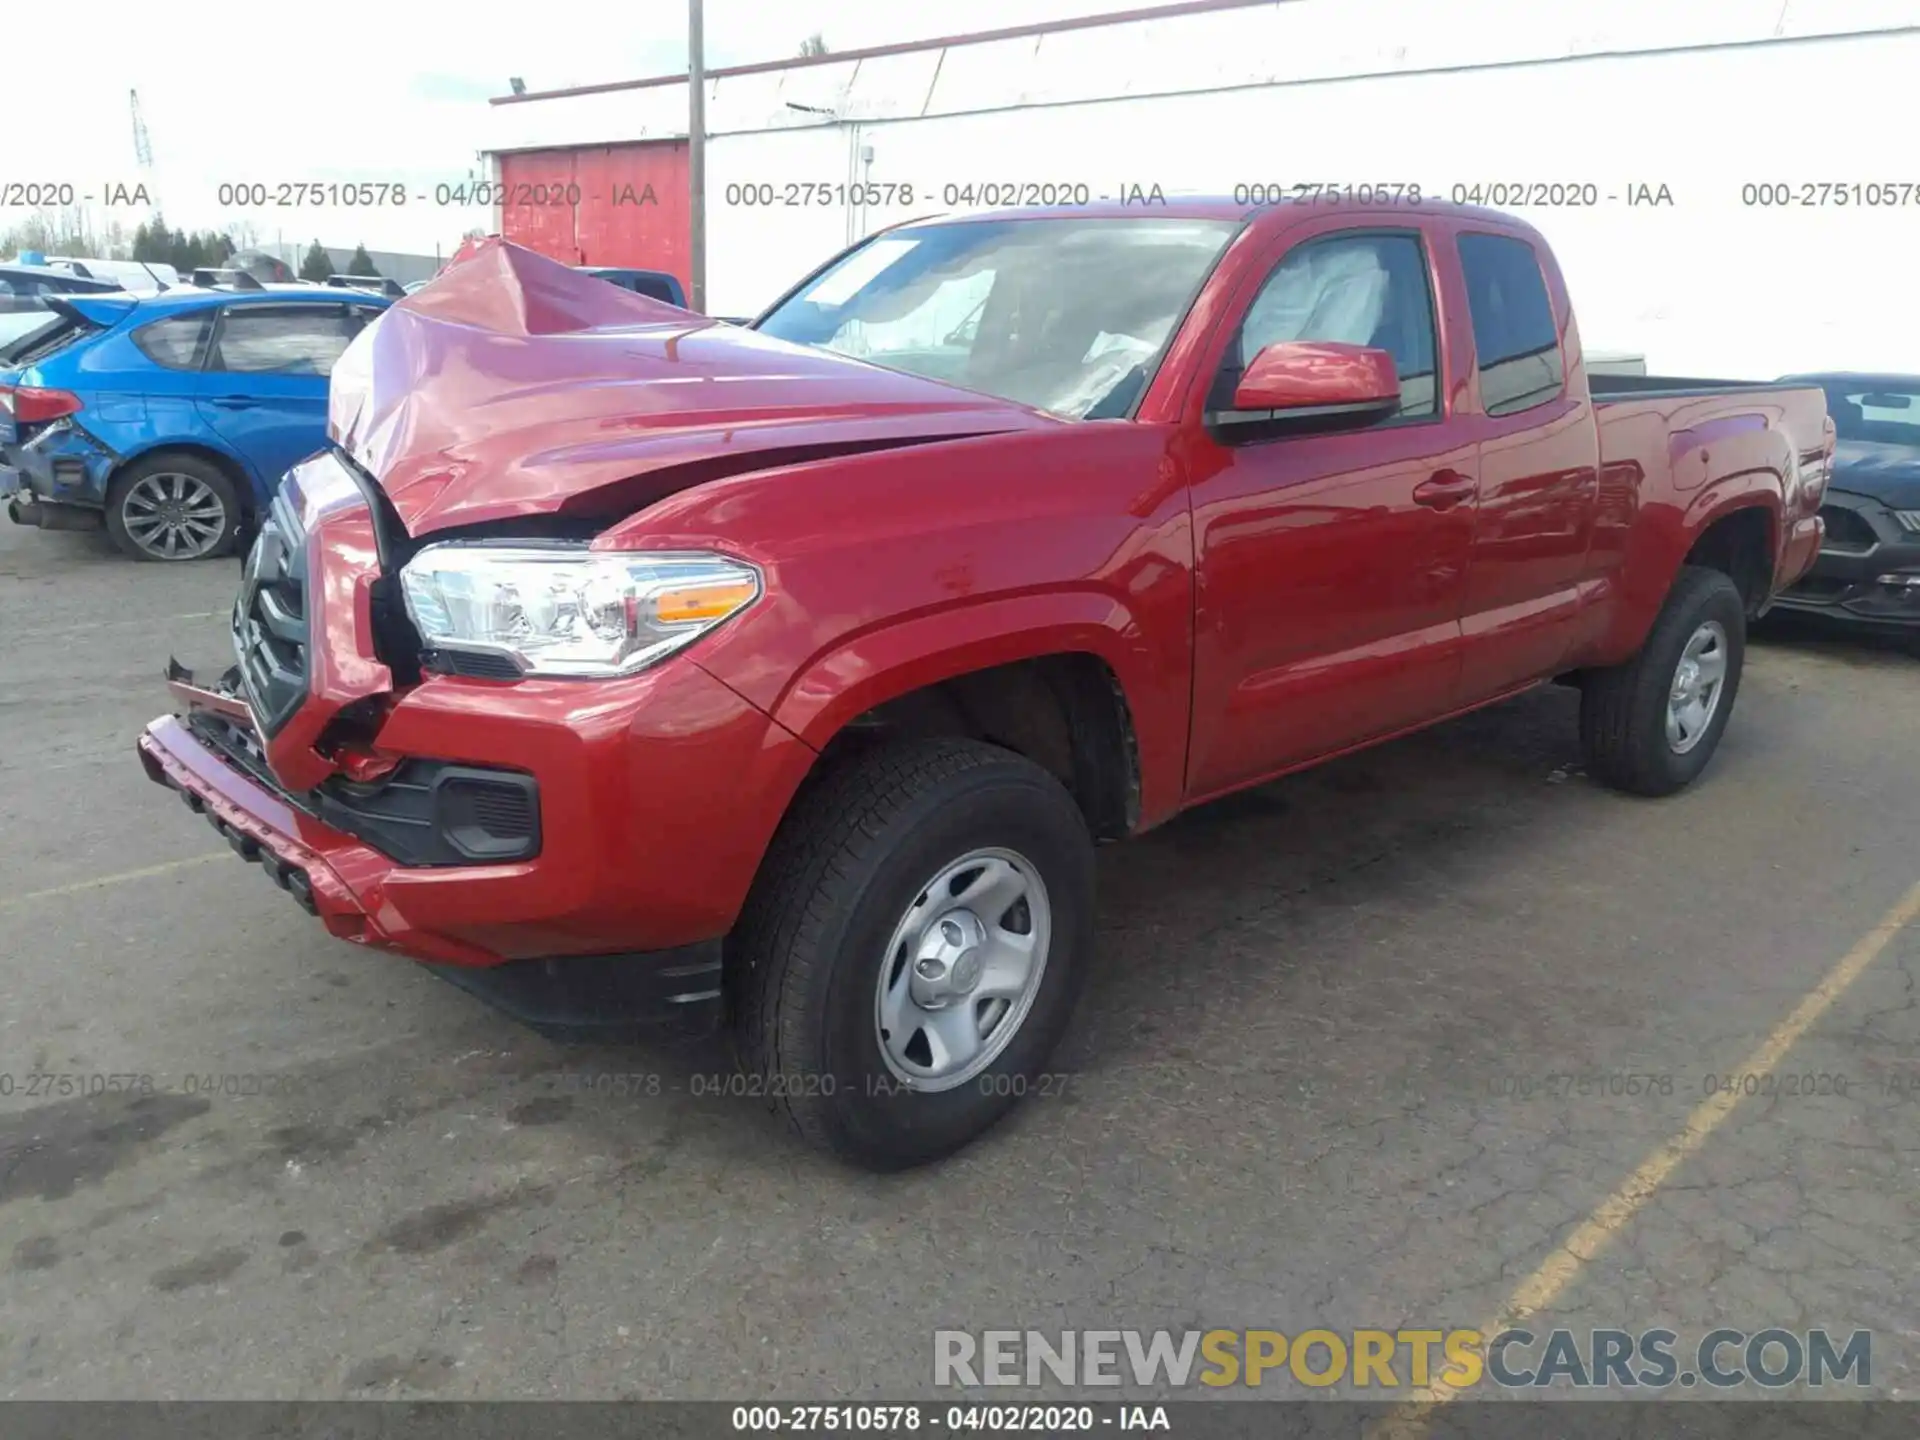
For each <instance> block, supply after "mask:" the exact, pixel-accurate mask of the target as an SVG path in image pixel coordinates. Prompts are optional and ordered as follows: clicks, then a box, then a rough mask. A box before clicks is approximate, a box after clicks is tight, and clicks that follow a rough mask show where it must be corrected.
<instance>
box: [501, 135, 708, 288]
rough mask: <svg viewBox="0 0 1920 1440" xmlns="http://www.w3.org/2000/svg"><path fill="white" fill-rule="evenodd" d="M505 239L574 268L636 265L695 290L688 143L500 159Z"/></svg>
mask: <svg viewBox="0 0 1920 1440" xmlns="http://www.w3.org/2000/svg"><path fill="white" fill-rule="evenodd" d="M500 179H501V182H502V189H503V191H504V192H505V193H504V196H503V204H502V209H501V220H500V231H501V234H503V235H505V236H506V237H507V239H509V240H511V241H513V242H514V243H515V244H516V245H525V246H526V247H527V248H528V249H529V250H538V251H539V252H540V253H541V254H542V255H551V256H552V257H553V258H554V259H556V260H564V261H566V262H567V263H568V264H569V265H632V266H635V267H636V268H639V269H643V270H665V271H667V272H668V273H669V274H672V275H675V276H678V277H679V280H680V283H681V285H682V286H685V287H689V288H690V287H691V286H692V283H693V275H692V268H691V266H690V264H689V260H690V259H691V251H692V245H691V241H690V238H689V237H690V233H691V229H690V217H689V215H688V203H687V202H688V190H687V183H688V182H687V143H686V141H684V140H660V141H653V142H649V143H647V144H642V145H596V146H591V147H586V148H581V149H575V150H529V151H525V152H523V153H520V154H516V155H502V156H501V157H500Z"/></svg>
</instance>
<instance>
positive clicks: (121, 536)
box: [107, 450, 241, 564]
mask: <svg viewBox="0 0 1920 1440" xmlns="http://www.w3.org/2000/svg"><path fill="white" fill-rule="evenodd" d="M169 474H171V475H182V476H187V477H189V478H190V479H192V480H194V481H197V482H198V483H199V484H201V485H203V486H205V487H206V490H207V492H208V493H209V494H211V496H212V497H213V498H214V499H216V500H218V501H219V503H220V506H221V509H222V511H223V516H222V518H221V520H220V521H219V522H217V523H218V525H219V535H218V537H217V538H216V539H215V540H214V541H213V542H212V544H211V545H210V546H209V547H208V548H207V549H205V550H198V551H195V552H194V553H192V554H180V555H165V554H160V553H156V552H155V551H153V550H149V549H147V548H146V547H145V546H143V545H142V544H141V543H140V542H139V541H138V540H137V539H135V538H134V535H133V534H132V533H131V532H130V531H129V530H128V527H127V506H128V502H129V500H130V499H131V497H133V495H134V491H135V487H136V486H138V485H139V484H140V482H141V481H142V480H146V479H149V478H150V477H152V476H156V475H169ZM240 522H241V514H240V497H239V495H238V493H237V492H236V491H235V489H234V485H233V481H232V480H231V479H230V478H229V477H228V476H227V473H226V472H225V471H224V470H222V469H221V468H220V467H219V466H218V465H215V464H214V463H213V462H212V461H210V460H203V459H201V458H200V457H199V456H198V455H188V454H185V453H183V452H180V451H177V450H172V451H169V450H162V451H158V452H156V453H154V454H152V455H143V456H141V457H140V458H139V459H138V460H136V461H134V462H133V463H132V464H131V465H129V466H127V467H126V469H124V470H122V471H121V472H120V473H119V474H118V475H116V476H115V477H114V480H113V484H112V485H110V486H109V487H108V488H107V534H108V535H110V536H112V537H113V543H114V544H115V545H116V546H118V547H119V549H120V551H121V553H123V554H126V555H131V556H132V557H133V558H134V559H136V560H153V561H158V562H162V563H174V564H177V563H179V562H181V561H185V560H213V559H217V558H218V557H220V556H222V555H230V554H232V553H233V548H234V546H235V544H236V543H237V542H238V540H239V536H240Z"/></svg>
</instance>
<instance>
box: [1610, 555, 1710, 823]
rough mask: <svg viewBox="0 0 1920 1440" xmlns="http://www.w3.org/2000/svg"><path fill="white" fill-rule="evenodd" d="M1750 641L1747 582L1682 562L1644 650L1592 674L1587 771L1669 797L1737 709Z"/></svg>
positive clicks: (1689, 777)
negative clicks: (1744, 597)
mask: <svg viewBox="0 0 1920 1440" xmlns="http://www.w3.org/2000/svg"><path fill="white" fill-rule="evenodd" d="M1746 645H1747V613H1746V604H1745V602H1744V601H1743V600H1742V599H1741V596H1740V590H1739V587H1738V586H1736V585H1735V584H1734V583H1733V581H1732V580H1731V579H1730V578H1729V577H1728V576H1726V575H1724V574H1722V573H1721V572H1720V571H1718V570H1707V569H1703V568H1701V567H1699V566H1694V565H1689V566H1687V567H1686V568H1684V569H1683V570H1682V571H1681V572H1680V578H1679V579H1678V580H1676V581H1675V582H1674V586H1673V591H1672V593H1671V594H1669V595H1668V596H1667V603H1666V605H1665V606H1664V607H1663V608H1662V609H1661V611H1660V616H1659V618H1658V619H1657V620H1655V621H1654V625H1653V630H1652V632H1651V633H1650V634H1649V635H1648V636H1647V641H1646V644H1644V645H1643V646H1641V647H1640V653H1639V654H1638V655H1636V656H1634V658H1633V659H1631V660H1629V661H1628V662H1627V663H1626V664H1624V665H1616V666H1614V667H1612V668H1611V669H1607V670H1594V671H1591V672H1589V673H1588V674H1587V676H1586V677H1585V684H1584V687H1583V693H1582V695H1581V703H1580V740H1581V746H1582V748H1583V749H1584V750H1585V751H1586V761H1587V770H1588V772H1589V773H1590V774H1592V775H1593V776H1594V777H1595V778H1596V779H1598V780H1600V781H1602V782H1604V783H1606V784H1608V785H1611V786H1613V787H1614V788H1615V789H1617V790H1625V791H1628V792H1629V793H1631V794H1635V795H1670V794H1672V793H1673V792H1674V791H1676V790H1679V789H1681V788H1683V787H1684V786H1686V785H1688V784H1689V783H1691V782H1692V781H1693V779H1694V778H1695V777H1696V776H1697V775H1699V773H1700V772H1701V771H1702V770H1704V769H1706V768H1707V762H1708V761H1709V760H1711V759H1712V758H1713V752H1714V750H1715V749H1716V748H1717V747H1718V746H1719V744H1720V736H1721V734H1722V733H1723V732H1724V731H1725V730H1726V728H1727V719H1728V717H1729V716H1730V715H1731V714H1732V713H1733V701H1734V696H1735V695H1736V694H1737V693H1738V692H1739V689H1740V673H1741V669H1742V667H1743V666H1744V664H1745V660H1746Z"/></svg>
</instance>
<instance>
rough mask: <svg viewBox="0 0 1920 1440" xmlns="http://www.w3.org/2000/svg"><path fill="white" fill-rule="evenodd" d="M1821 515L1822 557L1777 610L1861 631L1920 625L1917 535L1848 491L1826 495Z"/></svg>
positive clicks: (1784, 596)
mask: <svg viewBox="0 0 1920 1440" xmlns="http://www.w3.org/2000/svg"><path fill="white" fill-rule="evenodd" d="M1821 514H1822V515H1823V517H1825V519H1826V525H1827V534H1826V540H1825V542H1824V544H1823V545H1822V547H1821V550H1820V554H1819V556H1818V557H1817V558H1816V559H1815V561H1814V563H1813V566H1812V568H1811V569H1809V570H1808V571H1807V573H1806V574H1805V575H1803V576H1801V577H1800V579H1799V581H1798V582H1797V583H1796V584H1794V585H1793V586H1792V587H1791V588H1790V589H1787V590H1785V591H1783V592H1782V593H1781V594H1780V595H1779V596H1778V597H1777V598H1776V600H1775V601H1774V604H1775V606H1776V607H1778V608H1779V609H1782V610H1793V611H1798V612H1801V613H1803V614H1815V615H1825V616H1828V617H1830V618H1832V619H1835V620H1840V621H1845V622H1848V623H1851V624H1856V625H1863V626H1871V627H1898V628H1906V627H1911V626H1920V531H1914V530H1910V529H1908V528H1907V527H1906V525H1905V524H1903V523H1902V522H1901V521H1900V519H1899V518H1898V517H1897V516H1896V514H1895V512H1894V511H1893V510H1891V509H1889V508H1888V507H1887V506H1886V505H1884V504H1882V503H1881V502H1880V501H1878V500H1874V499H1871V498H1869V497H1867V496H1865V495H1857V494H1852V493H1849V492H1846V491H1829V492H1828V494H1827V497H1826V503H1825V504H1824V505H1823V506H1822V509H1821Z"/></svg>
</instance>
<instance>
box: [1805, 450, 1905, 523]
mask: <svg viewBox="0 0 1920 1440" xmlns="http://www.w3.org/2000/svg"><path fill="white" fill-rule="evenodd" d="M1827 488H1828V489H1830V490H1846V491H1850V492H1852V493H1853V494H1855V495H1870V496H1872V497H1873V498H1874V499H1875V500H1878V501H1879V502H1880V503H1881V504H1882V505H1886V506H1889V507H1891V508H1892V509H1895V510H1920V446H1914V445H1886V444H1881V443H1879V442H1876V441H1872V440H1842V441H1841V442H1840V444H1839V448H1838V449H1836V450H1835V452H1834V456H1833V479H1832V480H1831V481H1830V482H1829V483H1828V487H1827Z"/></svg>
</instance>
